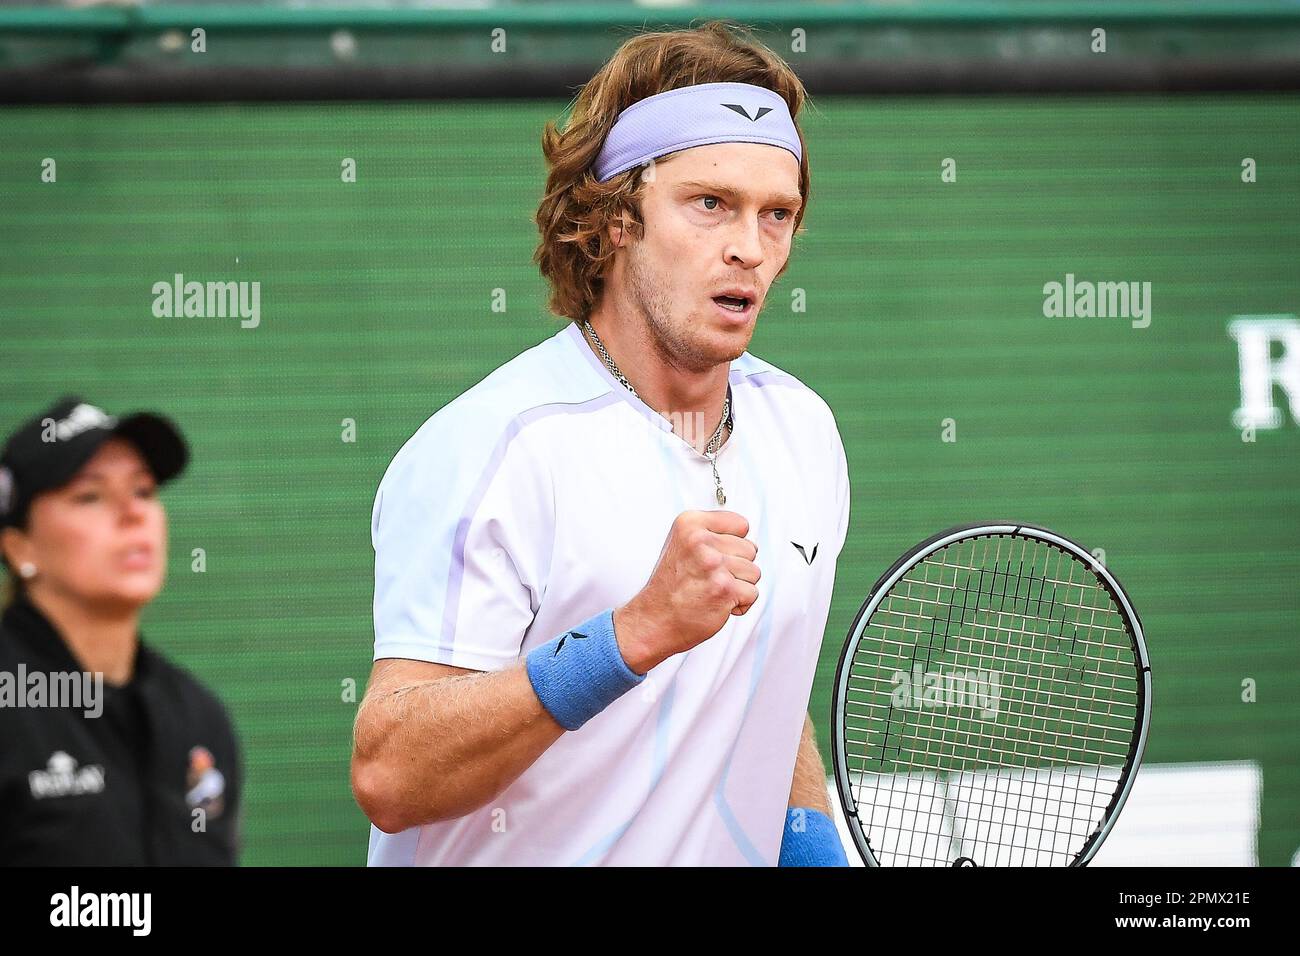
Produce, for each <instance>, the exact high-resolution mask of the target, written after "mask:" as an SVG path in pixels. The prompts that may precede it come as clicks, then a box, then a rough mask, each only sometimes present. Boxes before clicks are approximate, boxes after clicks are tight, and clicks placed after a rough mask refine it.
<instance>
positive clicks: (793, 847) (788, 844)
mask: <svg viewBox="0 0 1300 956" xmlns="http://www.w3.org/2000/svg"><path fill="white" fill-rule="evenodd" d="M848 865H849V860H848V857H846V856H845V855H844V845H843V844H842V843H840V835H839V832H838V831H837V830H836V829H835V821H834V820H832V819H831V818H830V817H828V816H827V815H826V814H824V813H822V812H821V811H820V810H814V809H812V808H811V807H790V808H789V812H787V813H786V815H785V832H784V833H782V834H781V859H780V860H779V861H778V862H777V866H848Z"/></svg>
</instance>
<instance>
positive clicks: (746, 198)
mask: <svg viewBox="0 0 1300 956" xmlns="http://www.w3.org/2000/svg"><path fill="white" fill-rule="evenodd" d="M800 202H801V200H800V198H799V161H798V160H796V159H795V158H794V155H793V154H791V153H790V152H789V151H788V150H785V149H782V148H781V147H779V146H767V145H764V144H761V143H718V144H715V145H711V146H696V147H694V148H691V149H686V150H682V151H681V152H679V153H674V154H672V155H671V156H667V157H662V158H660V159H659V160H657V161H656V163H655V165H654V167H653V175H652V177H650V178H649V181H648V182H647V183H646V189H645V191H644V196H643V199H642V203H641V216H642V221H643V222H644V223H645V234H644V236H643V237H642V238H641V239H637V238H635V237H632V236H630V235H628V234H627V233H626V232H624V233H623V242H624V248H625V249H626V250H627V255H626V257H625V260H624V265H625V269H619V268H618V267H616V268H615V270H614V273H613V274H612V275H611V277H610V281H611V283H618V282H619V281H620V280H621V281H622V285H623V287H622V289H621V290H618V291H617V292H616V295H617V296H618V297H619V298H623V297H626V299H627V300H629V301H630V303H631V305H632V307H634V308H636V309H637V311H639V312H640V313H641V315H642V316H643V317H644V319H645V321H646V324H647V327H648V329H649V332H650V334H651V336H652V338H653V339H654V340H655V343H656V345H657V347H658V348H659V350H660V351H661V353H662V354H663V355H664V357H665V358H667V359H668V360H669V361H671V362H672V363H673V364H674V365H676V366H678V367H680V368H683V369H688V370H691V371H705V370H707V369H709V368H712V367H714V366H716V365H718V364H720V363H723V362H730V361H732V360H733V359H736V358H739V357H740V355H741V353H743V352H744V351H745V349H746V348H748V347H749V340H750V338H751V337H752V336H753V334H754V324H755V321H756V319H757V317H758V313H759V311H760V310H761V309H762V307H763V303H764V301H765V299H766V297H767V291H768V289H769V288H770V287H771V285H772V283H773V281H775V279H776V277H777V276H778V275H779V274H780V273H781V271H782V270H783V269H784V267H785V263H786V260H787V259H788V258H789V255H790V242H791V239H792V237H793V235H794V222H795V214H796V212H797V211H798V209H799V205H800ZM615 236H617V228H616V229H615ZM728 289H731V290H734V291H735V292H736V293H737V294H743V295H745V296H747V298H748V302H747V304H746V305H745V307H744V308H743V309H741V310H740V311H733V310H731V309H728V308H727V307H726V306H725V305H723V304H721V303H720V302H719V301H717V297H719V296H721V295H722V294H723V293H725V292H726V291H727V290H728ZM724 301H725V300H724Z"/></svg>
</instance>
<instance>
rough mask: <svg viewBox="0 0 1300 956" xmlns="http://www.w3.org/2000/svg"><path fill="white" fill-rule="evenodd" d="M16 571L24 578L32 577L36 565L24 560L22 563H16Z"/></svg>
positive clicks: (34, 573) (34, 574)
mask: <svg viewBox="0 0 1300 956" xmlns="http://www.w3.org/2000/svg"><path fill="white" fill-rule="evenodd" d="M18 573H19V574H20V575H21V576H22V577H24V578H28V579H30V578H34V577H36V565H34V564H32V563H31V562H30V561H24V562H23V563H22V564H20V565H18Z"/></svg>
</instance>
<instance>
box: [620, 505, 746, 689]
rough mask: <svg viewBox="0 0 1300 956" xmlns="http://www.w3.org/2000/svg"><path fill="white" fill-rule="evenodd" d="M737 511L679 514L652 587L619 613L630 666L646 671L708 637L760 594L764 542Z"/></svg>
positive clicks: (622, 647)
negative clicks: (760, 550)
mask: <svg viewBox="0 0 1300 956" xmlns="http://www.w3.org/2000/svg"><path fill="white" fill-rule="evenodd" d="M748 533H749V522H748V521H746V520H745V518H744V517H742V516H741V515H738V514H736V513H735V512H734V511H683V512H682V513H681V514H679V515H678V516H677V517H676V518H675V519H674V520H673V524H672V527H671V528H670V529H669V531H668V538H667V539H666V540H665V541H664V546H663V550H661V551H660V552H659V562H658V564H656V565H655V569H654V571H653V572H652V573H651V575H650V580H649V581H647V582H646V585H645V587H643V588H642V589H641V590H640V591H638V592H637V594H636V596H635V597H633V598H632V599H631V600H630V601H628V602H627V603H626V604H624V605H623V606H622V607H620V608H616V609H615V611H614V634H615V636H616V637H617V639H618V645H619V649H620V650H621V651H622V653H623V659H624V660H625V661H627V664H628V666H629V667H631V668H632V670H634V671H636V672H637V673H639V674H644V673H646V672H647V671H648V670H650V668H652V667H654V666H655V665H656V664H658V663H660V662H661V661H664V660H667V659H668V658H669V657H672V656H673V655H674V654H680V653H681V652H682V651H689V650H690V649H691V648H692V647H694V646H695V645H697V644H701V643H703V642H704V641H707V640H708V639H709V638H710V637H712V636H713V635H714V634H717V633H718V631H720V630H722V626H723V625H724V624H726V623H727V618H728V617H729V616H730V615H732V614H744V613H745V612H746V611H748V610H749V609H750V607H751V606H752V605H753V603H754V602H755V601H756V600H758V588H757V587H755V585H757V584H758V578H759V571H758V565H757V564H755V563H754V559H755V558H756V557H757V556H758V545H756V544H754V542H753V541H750V540H749V539H748V538H746V537H745V535H746V534H748Z"/></svg>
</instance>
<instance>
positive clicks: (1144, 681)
mask: <svg viewBox="0 0 1300 956" xmlns="http://www.w3.org/2000/svg"><path fill="white" fill-rule="evenodd" d="M994 534H996V535H1010V536H1012V537H1023V538H1027V539H1029V540H1037V541H1045V542H1047V543H1048V544H1051V545H1054V546H1055V547H1057V548H1060V549H1061V550H1062V551H1064V552H1065V553H1067V554H1069V555H1072V556H1074V557H1076V558H1078V559H1079V560H1080V561H1082V562H1083V563H1084V564H1085V565H1087V566H1088V567H1090V568H1091V569H1092V570H1093V571H1094V572H1095V573H1096V575H1097V577H1098V578H1099V579H1100V580H1101V583H1102V586H1103V587H1105V589H1106V591H1107V593H1109V594H1110V596H1111V598H1112V600H1114V601H1115V605H1116V607H1118V608H1119V609H1120V613H1121V616H1122V617H1123V618H1124V621H1125V623H1126V626H1127V627H1126V629H1127V630H1128V631H1129V637H1130V639H1131V640H1132V642H1133V646H1134V651H1135V657H1136V658H1137V664H1138V667H1139V679H1138V707H1139V708H1140V709H1141V726H1140V729H1139V731H1138V733H1137V734H1136V735H1135V736H1134V737H1133V739H1132V741H1131V742H1130V744H1129V752H1128V759H1127V762H1126V764H1125V768H1124V779H1123V780H1122V781H1121V783H1120V786H1119V787H1118V788H1117V789H1116V791H1115V793H1114V794H1113V795H1112V796H1111V800H1110V803H1109V804H1108V805H1107V807H1106V812H1105V814H1104V815H1103V816H1102V822H1101V826H1099V827H1098V828H1097V829H1096V830H1094V831H1093V833H1092V834H1091V835H1090V836H1089V837H1088V839H1087V840H1086V841H1085V842H1084V845H1083V847H1082V848H1080V850H1079V852H1078V853H1076V854H1075V857H1074V859H1073V860H1072V861H1071V863H1070V865H1071V866H1086V865H1087V864H1088V863H1089V861H1091V860H1092V858H1093V857H1094V856H1095V855H1096V853H1097V850H1098V849H1099V848H1100V847H1101V844H1102V843H1103V841H1105V839H1106V837H1107V835H1108V834H1109V833H1110V831H1111V828H1112V827H1114V825H1115V821H1116V820H1118V819H1119V814H1120V811H1121V810H1123V809H1124V803H1125V801H1127V800H1128V795H1129V791H1130V790H1131V789H1132V787H1133V779H1134V777H1135V776H1136V775H1137V769H1138V766H1139V765H1140V764H1141V763H1142V755H1143V753H1144V752H1145V750H1146V743H1147V733H1148V731H1149V729H1150V726H1151V661H1150V659H1149V658H1148V657H1147V645H1146V637H1145V635H1144V633H1143V630H1142V619H1141V618H1140V617H1139V616H1138V613H1137V609H1136V608H1135V607H1134V606H1133V603H1132V601H1130V600H1129V597H1128V594H1127V593H1126V592H1125V590H1124V587H1123V585H1121V584H1120V583H1119V580H1118V579H1117V578H1116V577H1115V576H1114V575H1113V574H1111V573H1110V571H1109V570H1108V569H1107V568H1106V566H1105V565H1104V564H1102V563H1101V562H1100V561H1098V560H1097V559H1096V558H1095V557H1093V555H1092V554H1091V553H1090V552H1088V551H1085V550H1084V549H1083V548H1082V547H1081V546H1080V545H1078V544H1075V543H1074V542H1073V541H1071V540H1070V539H1069V538H1065V537H1062V536H1061V535H1059V534H1057V533H1056V532H1054V531H1049V530H1048V529H1047V528H1043V527H1039V526H1037V525H1031V524H1025V523H1023V522H1012V521H1001V522H975V523H973V524H963V525H956V526H954V527H951V528H948V529H946V530H944V531H940V532H939V533H938V534H935V535H931V536H930V537H929V538H926V539H925V540H924V541H922V542H920V543H919V544H917V545H915V546H913V547H912V548H911V549H910V550H909V551H907V552H905V553H904V554H903V555H902V556H901V557H899V559H898V560H897V561H895V562H894V563H893V564H892V565H891V566H890V568H889V570H887V571H886V572H885V573H884V574H882V575H881V576H880V578H879V580H877V581H876V583H875V584H874V585H873V586H872V588H871V591H870V592H869V593H868V595H867V599H866V601H864V602H863V604H862V607H861V608H859V609H858V613H857V615H856V616H855V617H854V618H853V624H852V625H851V626H850V628H849V636H848V638H847V639H846V640H845V642H844V648H843V649H842V650H841V652H840V659H839V663H838V664H837V666H836V669H835V693H834V695H833V696H832V698H831V734H832V738H833V739H832V743H833V746H832V747H831V761H832V763H833V765H834V768H835V789H836V791H837V792H838V795H839V800H840V807H841V809H842V810H843V811H844V818H845V823H846V824H847V825H848V830H849V833H850V834H851V835H852V836H853V842H854V844H855V845H856V847H857V850H858V854H859V855H860V856H861V857H862V860H863V862H864V863H866V865H867V866H870V867H876V866H881V865H882V864H881V863H880V861H879V860H878V859H877V858H876V855H875V853H874V852H873V851H872V849H871V844H870V840H869V839H868V837H867V835H866V833H865V832H864V831H863V827H862V823H861V821H860V820H859V819H858V809H857V808H858V805H857V801H856V800H854V798H853V790H852V785H851V783H850V781H849V769H848V756H847V754H846V753H845V752H844V751H845V748H844V732H843V725H842V723H841V719H842V716H843V714H842V711H843V708H844V701H845V698H846V696H847V693H848V681H849V677H850V675H851V672H852V660H853V658H854V656H855V653H856V650H857V647H858V645H859V643H861V638H860V633H859V631H860V627H861V626H862V624H863V621H864V620H865V621H869V620H871V616H872V615H873V614H875V612H876V609H877V608H878V607H879V606H880V602H881V601H882V600H884V597H885V595H887V594H888V593H889V591H890V589H891V588H892V587H893V586H894V585H895V584H896V583H898V581H899V579H900V578H902V577H903V575H904V574H906V573H907V572H908V571H909V570H911V569H912V568H913V567H914V566H916V565H917V564H918V563H920V562H921V561H924V560H925V559H926V558H927V557H929V556H930V555H931V554H934V553H935V552H936V551H941V550H942V549H944V548H946V547H948V546H949V545H951V544H954V543H956V542H958V541H962V540H965V539H967V538H977V537H980V536H982V535H994ZM846 662H847V663H848V664H849V666H847V667H846V666H845V664H846ZM954 865H955V864H954Z"/></svg>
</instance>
